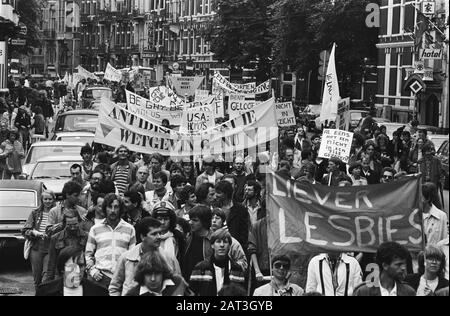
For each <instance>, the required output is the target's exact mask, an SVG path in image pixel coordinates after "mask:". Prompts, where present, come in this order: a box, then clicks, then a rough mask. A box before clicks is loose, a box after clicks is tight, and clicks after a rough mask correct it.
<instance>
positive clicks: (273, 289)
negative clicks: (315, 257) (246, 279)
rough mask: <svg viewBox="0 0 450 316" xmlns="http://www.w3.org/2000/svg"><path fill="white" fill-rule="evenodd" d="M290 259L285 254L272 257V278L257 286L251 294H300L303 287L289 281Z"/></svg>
mask: <svg viewBox="0 0 450 316" xmlns="http://www.w3.org/2000/svg"><path fill="white" fill-rule="evenodd" d="M290 268H291V259H289V257H288V256H285V255H279V256H275V257H274V258H273V259H272V272H273V275H272V280H271V281H270V283H267V284H265V285H263V286H260V287H258V288H257V289H256V290H255V292H254V293H253V296H301V295H302V294H303V292H304V291H303V289H302V288H301V287H300V286H298V285H297V284H294V283H290V282H289V278H290V276H291V274H290V272H289V270H290Z"/></svg>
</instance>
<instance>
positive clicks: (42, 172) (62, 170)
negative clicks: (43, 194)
mask: <svg viewBox="0 0 450 316" xmlns="http://www.w3.org/2000/svg"><path fill="white" fill-rule="evenodd" d="M74 163H80V161H55V162H39V163H38V164H37V165H36V167H35V168H34V170H33V172H32V174H31V179H35V180H39V179H63V178H70V166H72V165H73V164H74Z"/></svg>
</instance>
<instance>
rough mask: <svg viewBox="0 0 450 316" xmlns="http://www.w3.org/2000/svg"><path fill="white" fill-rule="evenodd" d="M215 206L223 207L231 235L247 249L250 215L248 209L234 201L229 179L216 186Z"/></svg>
mask: <svg viewBox="0 0 450 316" xmlns="http://www.w3.org/2000/svg"><path fill="white" fill-rule="evenodd" d="M215 191H216V193H215V196H214V206H216V207H218V208H221V209H222V210H223V211H224V212H225V215H226V222H227V225H228V230H229V231H230V234H231V236H233V237H234V238H236V239H237V241H239V243H240V244H241V245H242V247H243V248H244V249H247V241H248V232H249V228H250V216H249V214H248V212H247V209H246V208H245V207H244V206H242V204H238V203H236V202H233V186H232V185H231V183H229V182H228V181H220V182H219V183H217V184H216V186H215Z"/></svg>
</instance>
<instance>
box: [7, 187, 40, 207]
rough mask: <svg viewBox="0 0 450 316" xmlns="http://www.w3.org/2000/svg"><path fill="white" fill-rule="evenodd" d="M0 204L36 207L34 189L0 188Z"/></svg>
mask: <svg viewBox="0 0 450 316" xmlns="http://www.w3.org/2000/svg"><path fill="white" fill-rule="evenodd" d="M0 206H22V207H37V206H38V205H37V193H36V191H19V190H0Z"/></svg>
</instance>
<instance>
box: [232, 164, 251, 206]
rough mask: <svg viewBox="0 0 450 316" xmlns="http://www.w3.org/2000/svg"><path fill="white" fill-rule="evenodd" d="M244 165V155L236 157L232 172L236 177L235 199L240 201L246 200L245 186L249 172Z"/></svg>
mask: <svg viewBox="0 0 450 316" xmlns="http://www.w3.org/2000/svg"><path fill="white" fill-rule="evenodd" d="M244 167H245V166H244V159H243V158H242V157H236V158H234V163H233V172H232V174H233V175H234V176H235V177H236V183H235V191H234V199H235V200H236V201H237V202H239V203H242V202H243V201H244V187H245V182H246V181H247V174H246V173H245V170H244Z"/></svg>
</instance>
